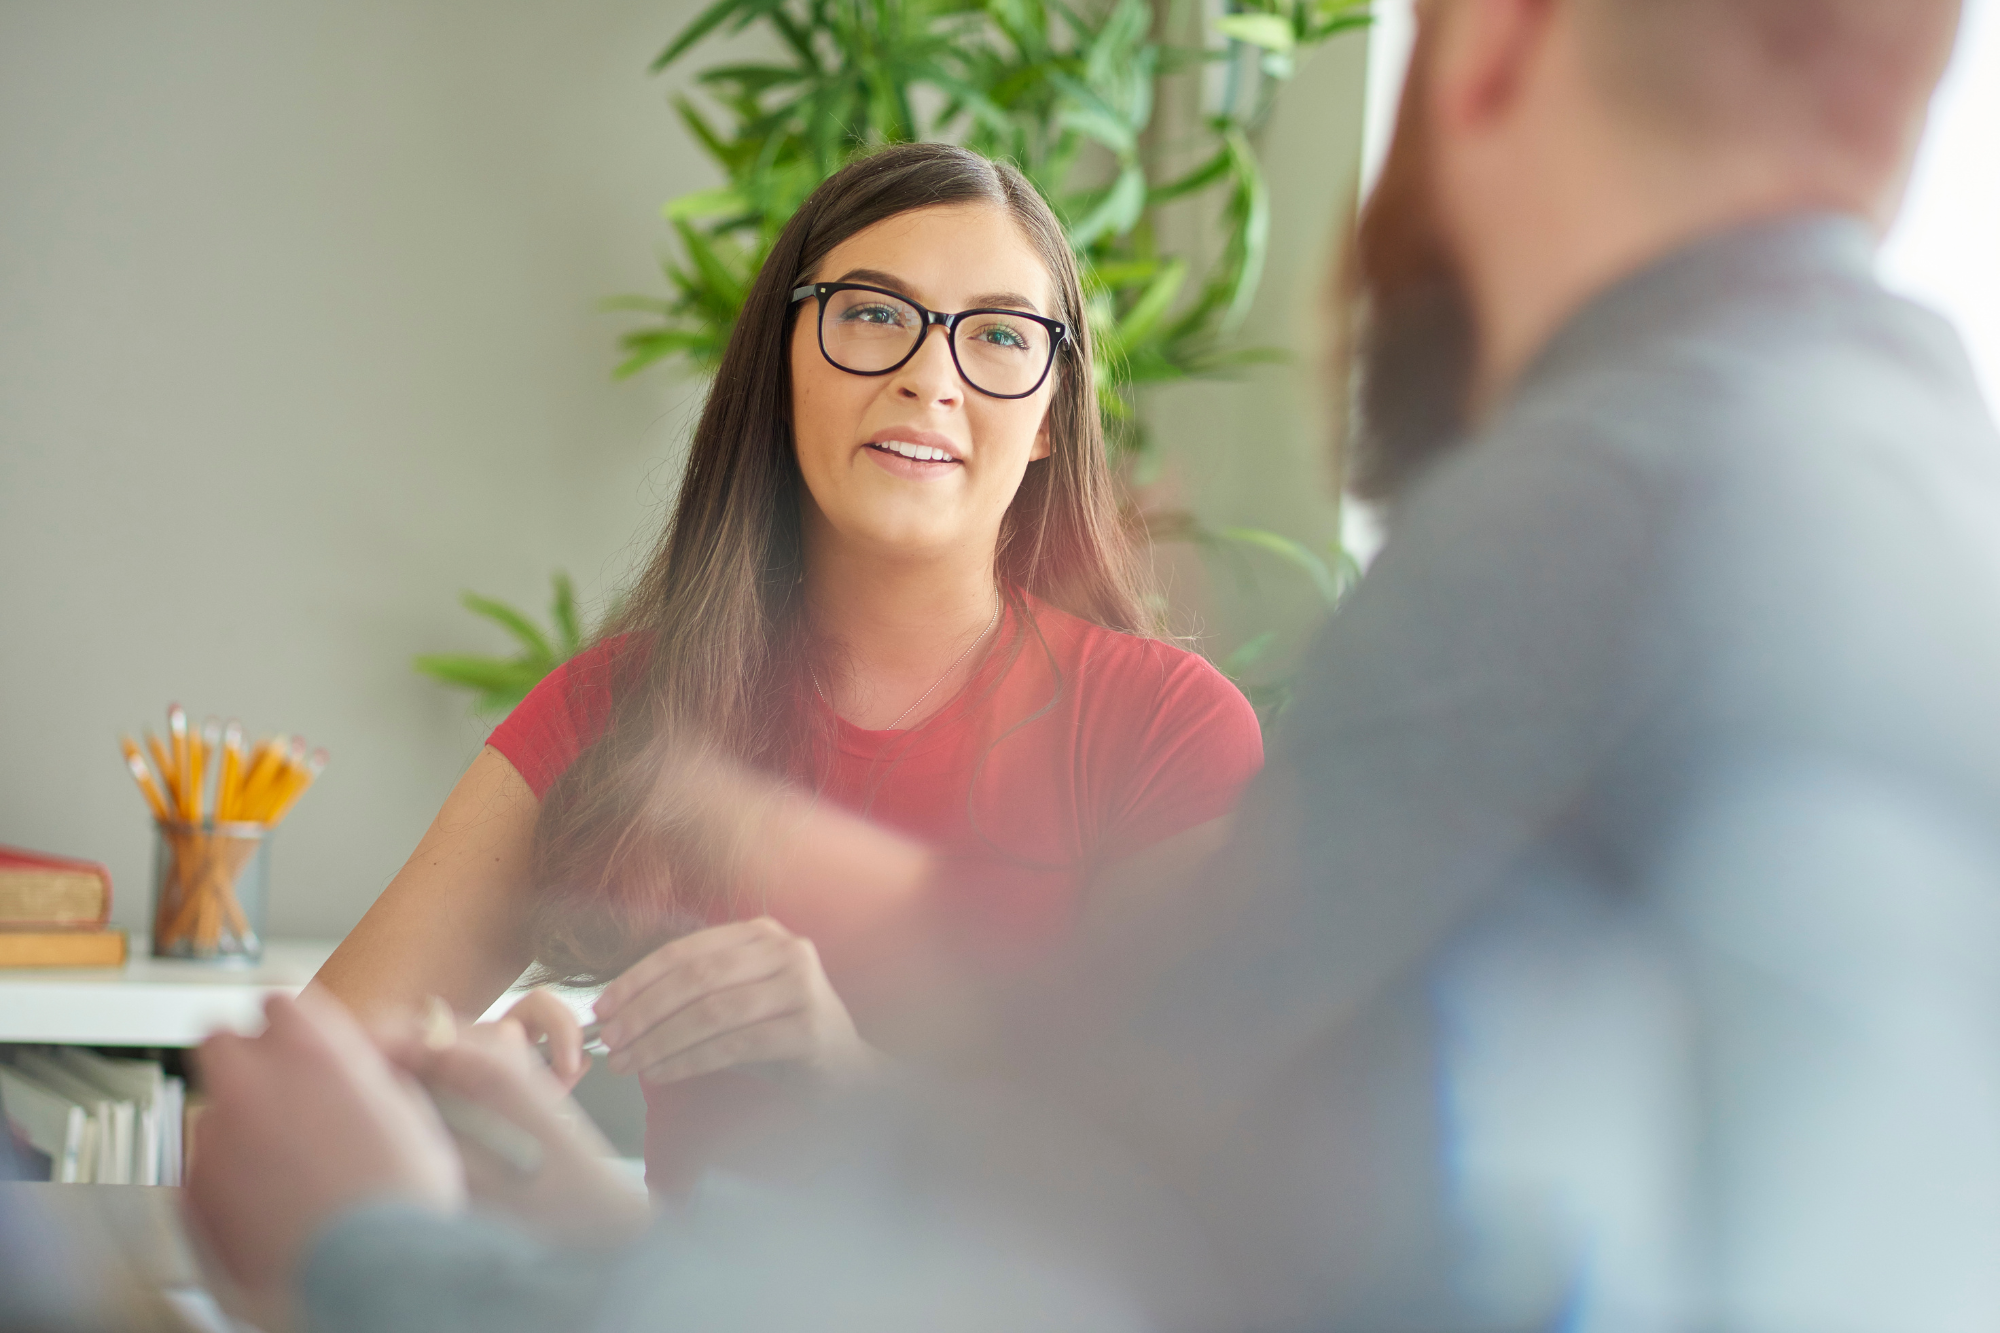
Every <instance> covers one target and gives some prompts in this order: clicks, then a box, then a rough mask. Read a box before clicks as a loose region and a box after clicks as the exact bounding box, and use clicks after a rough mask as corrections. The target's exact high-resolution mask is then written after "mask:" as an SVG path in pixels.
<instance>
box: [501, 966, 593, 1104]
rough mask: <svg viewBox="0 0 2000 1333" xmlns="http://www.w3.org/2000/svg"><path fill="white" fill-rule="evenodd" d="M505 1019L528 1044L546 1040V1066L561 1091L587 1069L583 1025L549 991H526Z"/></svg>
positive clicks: (588, 1063) (572, 1085)
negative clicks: (553, 1075)
mask: <svg viewBox="0 0 2000 1333" xmlns="http://www.w3.org/2000/svg"><path fill="white" fill-rule="evenodd" d="M507 1019H510V1020H512V1021H514V1022H516V1023H519V1024H520V1025H521V1030H522V1032H523V1033H524V1034H525V1035H526V1037H527V1040H528V1043H529V1044H530V1045H533V1044H534V1043H535V1042H537V1041H546V1042H547V1043H548V1047H547V1049H548V1062H549V1068H550V1069H551V1070H553V1071H554V1073H555V1076H556V1078H557V1079H558V1080H559V1081H560V1082H561V1083H562V1085H563V1088H564V1089H565V1090H568V1089H570V1088H573V1087H575V1086H576V1082H577V1080H578V1079H580V1078H582V1077H583V1075H584V1072H585V1071H586V1070H588V1069H589V1068H590V1056H589V1055H588V1054H586V1053H585V1052H584V1049H583V1025H582V1024H581V1023H579V1022H577V1018H576V1014H575V1013H574V1012H573V1011H572V1010H571V1009H570V1007H569V1006H568V1005H566V1004H564V1003H563V1002H562V1001H561V1000H560V999H558V998H556V996H555V995H554V994H553V993H551V992H549V991H546V990H532V991H529V992H528V993H527V994H526V995H524V996H522V997H521V999H520V1001H519V1002H518V1003H517V1004H515V1005H514V1007H513V1008H511V1009H509V1010H508V1011H507ZM503 1021H504V1020H503Z"/></svg>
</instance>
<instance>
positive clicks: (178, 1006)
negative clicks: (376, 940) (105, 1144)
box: [0, 935, 335, 1046]
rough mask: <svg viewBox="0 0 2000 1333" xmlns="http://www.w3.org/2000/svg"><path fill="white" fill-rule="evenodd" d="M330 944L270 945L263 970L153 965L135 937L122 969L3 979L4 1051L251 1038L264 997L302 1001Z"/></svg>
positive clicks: (18, 972)
mask: <svg viewBox="0 0 2000 1333" xmlns="http://www.w3.org/2000/svg"><path fill="white" fill-rule="evenodd" d="M334 943H335V942H334V941H332V940H273V941H271V942H270V943H268V944H266V945H265V946H264V959H263V961H262V962H260V963H258V964H257V965H256V966H254V967H236V966H225V965H218V964H214V963H194V962H181V961H179V960H175V959H166V958H153V957H149V956H148V955H147V949H148V948H149V944H148V941H147V940H146V938H145V936H143V935H134V936H133V937H132V957H131V961H129V962H127V963H126V964H125V966H123V967H104V968H95V967H93V968H77V967H60V968H58V967H47V968H41V967H37V968H7V969H4V970H0V1042H16V1041H18V1042H46V1043H50V1044H63V1045H75V1046H195V1045H199V1044H200V1042H201V1039H202V1038H203V1037H205V1036H207V1035H208V1034H209V1033H210V1032H212V1031H214V1030H215V1029H216V1028H225V1027H226V1028H234V1029H236V1030H237V1031H240V1032H254V1031H256V1030H257V1029H258V1028H260V1027H262V1026H263V1023H264V1008H263V1006H264V997H265V996H266V995H268V994H270V993H271V992H272V991H284V992H286V993H288V994H296V993H297V992H298V991H299V989H300V988H301V987H303V986H304V985H305V984H306V983H307V982H308V981H311V980H312V977H313V973H315V972H317V971H319V967H320V964H321V963H324V962H325V961H326V959H327V955H328V954H331V953H332V952H333V947H334Z"/></svg>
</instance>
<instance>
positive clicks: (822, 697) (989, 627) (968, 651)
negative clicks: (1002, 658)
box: [806, 588, 1000, 731]
mask: <svg viewBox="0 0 2000 1333" xmlns="http://www.w3.org/2000/svg"><path fill="white" fill-rule="evenodd" d="M999 623H1000V590H999V589H998V588H995V589H994V590H993V618H992V619H991V620H989V621H987V622H986V628H985V629H983V630H981V631H979V637H978V638H976V639H974V640H973V641H972V642H971V643H968V644H966V645H965V651H964V652H962V653H960V654H959V655H958V656H957V657H954V658H952V659H951V665H950V666H948V667H946V668H945V669H944V674H943V675H941V676H939V677H938V678H937V679H936V680H934V681H932V682H931V687H930V688H929V689H927V690H925V691H924V692H923V693H922V694H920V695H918V696H917V699H916V703H913V704H911V705H910V706H909V707H908V708H905V709H904V710H903V711H902V712H900V713H898V714H896V716H895V717H894V718H892V719H891V720H890V722H889V725H888V726H886V727H882V728H880V730H882V731H894V730H895V729H896V723H898V722H901V721H902V720H903V719H904V718H906V717H908V716H909V715H910V714H911V713H913V712H915V711H916V707H917V704H920V703H922V702H923V701H924V700H926V699H928V698H930V697H931V696H932V695H933V694H936V693H937V687H938V686H940V685H942V684H944V683H945V681H946V680H948V679H950V677H951V673H952V672H954V671H956V670H958V664H959V663H961V662H963V661H964V660H965V659H966V658H968V657H970V656H972V650H973V649H974V648H977V647H978V646H979V645H980V644H981V643H983V642H985V640H986V636H987V635H989V634H991V633H992V632H993V627H994V626H995V625H997V624H999ZM806 672H807V674H808V675H810V676H811V677H812V683H813V693H814V694H817V695H818V696H819V701H820V702H821V703H823V704H825V705H826V706H827V707H828V708H830V709H831V708H833V700H831V699H829V698H827V697H826V691H825V690H822V689H821V688H820V687H819V672H818V671H816V670H814V669H813V668H812V667H810V666H809V667H807V668H806ZM835 711H836V713H837V712H838V710H835Z"/></svg>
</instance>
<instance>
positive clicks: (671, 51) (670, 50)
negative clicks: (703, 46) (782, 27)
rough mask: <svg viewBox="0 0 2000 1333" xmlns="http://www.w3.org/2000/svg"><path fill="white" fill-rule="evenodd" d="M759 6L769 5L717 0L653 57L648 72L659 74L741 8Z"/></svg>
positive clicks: (754, 0) (742, 0)
mask: <svg viewBox="0 0 2000 1333" xmlns="http://www.w3.org/2000/svg"><path fill="white" fill-rule="evenodd" d="M759 7H768V6H759V5H757V3H756V0H715V3H714V4H712V5H710V6H709V7H708V8H707V9H704V10H702V11H701V13H699V14H697V15H695V19H694V22H692V23H690V24H688V25H687V26H686V27H685V28H682V29H681V31H680V35H679V36H677V37H675V38H674V40H673V41H672V42H671V43H669V44H668V46H667V49H666V50H664V51H662V52H660V54H659V55H657V56H655V57H654V58H653V63H652V65H651V66H650V67H649V69H648V71H647V72H648V73H651V74H658V73H659V72H660V71H661V70H663V69H665V68H666V67H667V66H669V65H671V64H673V63H674V62H675V61H676V60H679V59H680V58H681V56H682V55H684V54H685V53H686V52H687V49H688V48H689V47H691V46H693V45H694V44H695V43H696V42H699V41H700V40H701V39H702V38H704V37H706V36H708V34H710V33H711V32H714V31H715V30H716V29H717V28H719V27H721V26H722V25H723V24H724V23H726V22H727V21H728V20H729V19H730V18H731V17H733V16H734V15H735V14H736V12H737V11H738V10H739V9H752V10H753V11H754V10H755V9H756V8H759Z"/></svg>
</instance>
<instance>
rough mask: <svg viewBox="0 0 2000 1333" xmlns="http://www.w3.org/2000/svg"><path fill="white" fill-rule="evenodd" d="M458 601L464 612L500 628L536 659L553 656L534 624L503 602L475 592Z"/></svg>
mask: <svg viewBox="0 0 2000 1333" xmlns="http://www.w3.org/2000/svg"><path fill="white" fill-rule="evenodd" d="M459 601H460V602H461V603H462V604H463V605H464V607H465V609H466V610H468V611H470V612H472V613H473V614H474V615H480V616H485V617H486V618H487V619H488V620H491V621H493V622H494V623H495V624H498V625H500V626H502V627H503V628H504V629H506V631H507V632H508V633H509V634H512V635H513V636H514V637H515V638H516V639H517V640H519V641H520V644H521V647H523V648H524V649H526V650H527V651H528V652H529V653H531V654H533V655H535V656H537V657H552V656H554V655H555V650H554V649H552V648H550V647H549V640H548V636H547V635H545V634H543V633H542V631H541V630H540V629H539V628H538V627H537V626H536V625H535V622H534V621H532V620H530V619H528V618H527V617H526V616H524V615H522V614H521V613H520V612H519V611H516V610H515V609H514V608H513V607H511V606H509V605H507V604H506V603H505V602H499V601H495V600H494V599H492V598H491V597H481V596H480V595H479V594H478V593H476V592H468V593H466V594H465V595H464V596H463V597H461V598H459Z"/></svg>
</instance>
